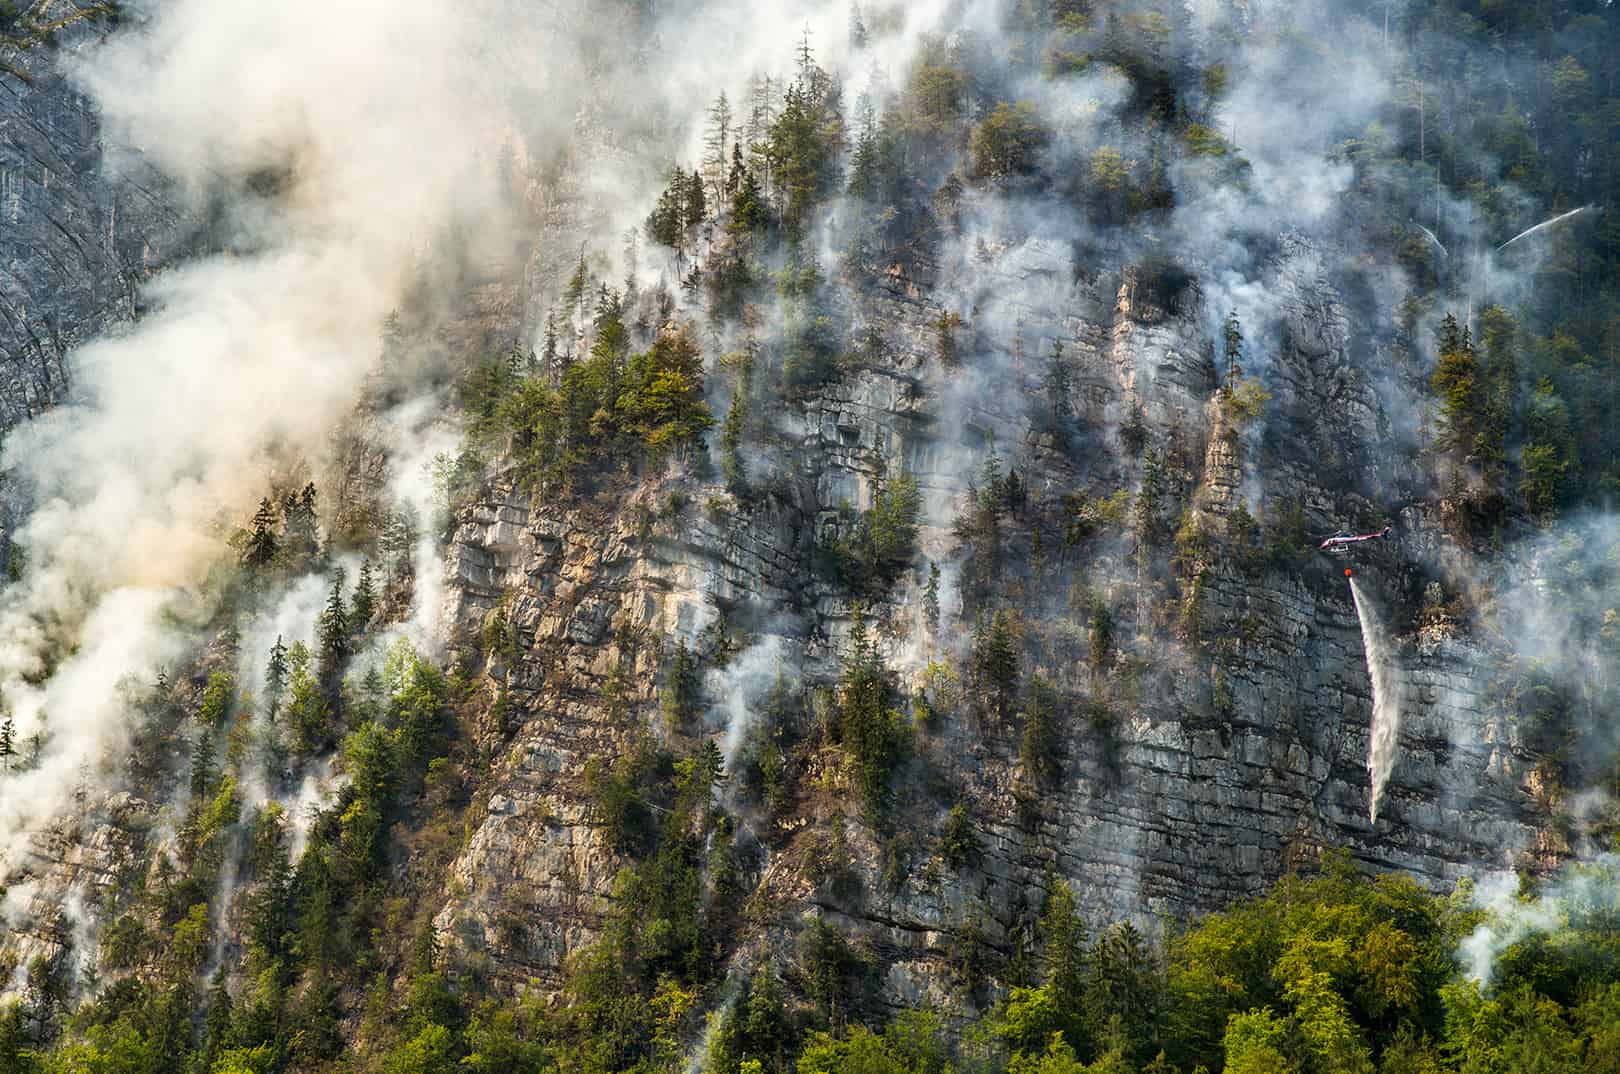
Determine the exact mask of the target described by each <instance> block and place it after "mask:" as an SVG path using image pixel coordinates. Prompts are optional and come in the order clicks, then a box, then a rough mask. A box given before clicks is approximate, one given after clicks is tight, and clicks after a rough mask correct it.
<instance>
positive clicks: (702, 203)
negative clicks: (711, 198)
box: [685, 171, 709, 228]
mask: <svg viewBox="0 0 1620 1074" xmlns="http://www.w3.org/2000/svg"><path fill="white" fill-rule="evenodd" d="M708 218H709V203H708V200H707V199H706V198H705V197H704V194H703V176H701V175H699V174H698V173H697V172H696V171H694V172H693V173H692V177H691V178H690V179H688V180H687V182H686V220H685V223H686V226H687V227H689V228H690V227H696V226H697V225H699V224H701V223H703V221H705V220H707V219H708Z"/></svg>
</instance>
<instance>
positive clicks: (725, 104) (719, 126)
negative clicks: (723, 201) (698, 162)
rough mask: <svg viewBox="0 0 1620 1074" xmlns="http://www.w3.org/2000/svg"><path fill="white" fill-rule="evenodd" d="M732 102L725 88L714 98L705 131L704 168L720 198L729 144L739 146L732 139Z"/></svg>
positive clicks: (715, 193)
mask: <svg viewBox="0 0 1620 1074" xmlns="http://www.w3.org/2000/svg"><path fill="white" fill-rule="evenodd" d="M731 120H732V115H731V102H730V101H729V100H728V99H727V98H726V94H725V91H724V90H721V91H720V95H719V96H718V97H716V98H715V99H714V104H713V106H712V107H710V109H709V125H708V128H707V129H706V130H705V131H704V133H703V170H704V171H706V172H708V176H709V182H710V184H711V189H712V190H713V191H714V195H715V199H716V200H719V198H720V195H721V194H722V193H723V192H724V190H725V182H726V162H727V159H728V156H729V154H727V152H726V148H727V146H732V148H734V149H735V148H737V147H736V146H734V145H733V143H732V141H731Z"/></svg>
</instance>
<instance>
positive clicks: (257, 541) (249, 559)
mask: <svg viewBox="0 0 1620 1074" xmlns="http://www.w3.org/2000/svg"><path fill="white" fill-rule="evenodd" d="M275 525H276V509H275V508H274V507H273V506H271V504H270V499H269V497H265V498H264V499H262V500H260V501H259V509H258V511H257V512H255V513H254V515H253V535H252V536H251V537H249V538H248V545H247V550H246V551H245V552H244V553H243V554H242V562H243V563H244V564H245V565H247V566H249V567H253V568H260V567H268V566H269V565H270V564H272V563H274V562H275V559H276V553H277V552H279V551H280V550H281V548H280V545H279V544H277V542H276V531H275Z"/></svg>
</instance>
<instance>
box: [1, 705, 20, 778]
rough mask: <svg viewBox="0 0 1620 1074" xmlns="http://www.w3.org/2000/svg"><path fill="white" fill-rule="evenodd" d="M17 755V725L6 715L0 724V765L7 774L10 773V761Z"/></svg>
mask: <svg viewBox="0 0 1620 1074" xmlns="http://www.w3.org/2000/svg"><path fill="white" fill-rule="evenodd" d="M16 755H17V724H16V721H15V720H14V719H13V718H12V716H11V714H10V713H7V714H6V720H5V722H4V723H0V764H3V765H5V769H6V771H7V772H10V771H11V759H12V758H13V757H15V756H16Z"/></svg>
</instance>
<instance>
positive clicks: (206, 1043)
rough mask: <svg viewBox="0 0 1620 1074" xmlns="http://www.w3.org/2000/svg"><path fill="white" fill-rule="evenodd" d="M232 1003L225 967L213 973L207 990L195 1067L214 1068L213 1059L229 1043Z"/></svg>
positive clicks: (201, 1068) (202, 1068) (200, 1068)
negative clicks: (226, 981) (197, 1063)
mask: <svg viewBox="0 0 1620 1074" xmlns="http://www.w3.org/2000/svg"><path fill="white" fill-rule="evenodd" d="M232 1013H233V1004H232V1001H231V992H230V989H229V988H227V987H225V967H224V966H220V968H219V969H218V970H217V971H215V973H214V983H213V987H211V988H210V989H209V990H208V1014H207V1016H206V1017H205V1018H204V1019H203V1031H202V1048H201V1049H200V1050H199V1051H198V1052H197V1058H198V1060H199V1061H200V1062H199V1065H198V1067H197V1069H199V1070H210V1071H211V1070H214V1069H216V1067H215V1065H214V1061H215V1060H216V1059H217V1058H218V1057H219V1054H220V1053H221V1052H223V1051H224V1050H225V1049H226V1048H227V1047H228V1046H229V1045H230V1039H231V1015H232Z"/></svg>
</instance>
